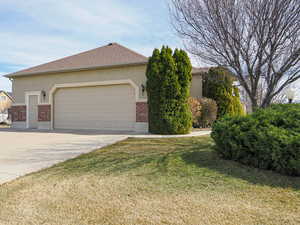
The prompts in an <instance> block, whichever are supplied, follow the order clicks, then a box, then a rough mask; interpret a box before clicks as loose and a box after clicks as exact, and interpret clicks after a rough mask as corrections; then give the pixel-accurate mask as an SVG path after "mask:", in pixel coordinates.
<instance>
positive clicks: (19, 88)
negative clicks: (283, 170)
mask: <svg viewBox="0 0 300 225" xmlns="http://www.w3.org/2000/svg"><path fill="white" fill-rule="evenodd" d="M145 73H146V66H145V65H141V66H131V67H120V68H110V69H102V70H91V71H79V72H65V73H55V74H47V75H32V76H21V77H14V78H13V82H12V88H13V97H14V99H15V103H16V104H15V106H14V107H13V109H12V110H11V112H12V116H13V119H14V120H13V123H14V124H13V127H16V128H26V106H20V105H23V104H24V105H26V100H25V95H26V94H25V93H26V92H41V93H42V91H43V92H45V96H42V95H41V97H40V103H39V104H40V105H39V114H38V120H39V125H38V126H39V129H51V112H52V110H53V109H51V102H50V92H51V90H52V88H53V87H54V86H55V85H57V84H72V83H85V82H102V81H103V82H105V81H114V80H116V81H117V80H132V81H133V82H134V84H135V85H136V86H137V87H138V92H139V93H138V95H139V98H140V101H141V102H137V103H136V130H137V131H147V130H148V106H147V103H146V100H147V94H146V93H142V90H141V89H142V88H141V85H142V84H143V85H145V84H146V76H145ZM191 96H192V97H197V98H201V97H202V76H201V75H200V74H198V75H194V76H193V79H192V85H191ZM88 100H90V101H93V99H88ZM24 107H25V108H24ZM13 114H14V115H13ZM20 122H22V124H21V123H20ZM24 122H25V123H24ZM23 126H24V127H23Z"/></svg>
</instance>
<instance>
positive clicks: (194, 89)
mask: <svg viewBox="0 0 300 225" xmlns="http://www.w3.org/2000/svg"><path fill="white" fill-rule="evenodd" d="M191 96H192V97H194V98H202V76H201V75H194V76H193V79H192V86H191Z"/></svg>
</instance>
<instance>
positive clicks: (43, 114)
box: [38, 105, 51, 122]
mask: <svg viewBox="0 0 300 225" xmlns="http://www.w3.org/2000/svg"><path fill="white" fill-rule="evenodd" d="M38 110H39V122H48V121H51V105H39V106H38Z"/></svg>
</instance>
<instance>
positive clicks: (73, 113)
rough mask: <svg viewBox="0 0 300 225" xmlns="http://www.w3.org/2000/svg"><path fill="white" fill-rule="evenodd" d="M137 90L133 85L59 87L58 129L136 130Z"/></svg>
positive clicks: (55, 118)
mask: <svg viewBox="0 0 300 225" xmlns="http://www.w3.org/2000/svg"><path fill="white" fill-rule="evenodd" d="M135 108H136V106H135V95H134V89H133V88H132V86H130V85H111V86H97V87H78V88H63V89H58V90H57V92H56V93H55V95H54V128H55V129H95V130H120V131H121V130H123V131H132V130H134V124H135V118H136V112H135V111H136V110H135Z"/></svg>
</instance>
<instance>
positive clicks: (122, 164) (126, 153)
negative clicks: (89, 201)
mask: <svg viewBox="0 0 300 225" xmlns="http://www.w3.org/2000/svg"><path fill="white" fill-rule="evenodd" d="M213 145H214V144H213V142H212V140H211V139H210V138H209V137H201V138H181V139H164V140H162V139H152V140H143V139H128V140H126V141H123V142H120V143H117V144H115V145H112V146H110V147H107V148H105V149H103V150H98V151H95V152H92V153H89V154H85V155H82V156H80V157H78V158H75V159H72V160H69V161H67V162H64V163H61V164H58V165H57V166H55V167H54V168H52V169H51V170H52V173H54V174H63V175H72V176H74V175H75V176H77V175H81V174H85V173H92V174H95V175H116V174H122V173H126V172H130V173H131V172H132V173H133V174H135V175H136V176H144V177H145V178H150V179H151V178H153V179H156V178H157V177H161V178H163V179H165V180H166V182H167V181H168V179H172V182H174V180H175V181H176V182H177V183H180V182H181V183H184V182H186V181H189V180H191V181H192V180H193V181H199V182H198V184H199V183H201V182H202V184H205V183H209V182H213V183H215V182H216V181H217V183H216V185H218V181H219V182H220V185H222V182H223V181H225V180H226V181H228V182H236V180H235V179H241V180H243V181H247V182H249V183H251V184H256V185H268V186H271V187H282V188H292V189H295V190H300V178H299V177H289V176H284V175H280V174H277V173H274V172H271V171H265V170H260V169H256V168H251V167H248V166H244V165H241V164H240V163H237V162H233V161H227V160H223V159H221V158H219V156H218V155H217V154H216V152H215V151H214V150H212V149H213ZM234 180H235V181H234ZM196 183H197V182H195V183H194V185H197V184H196Z"/></svg>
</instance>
